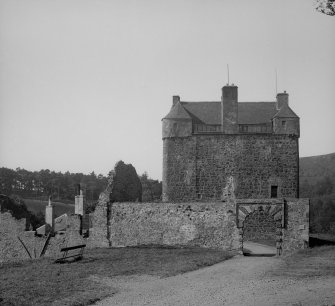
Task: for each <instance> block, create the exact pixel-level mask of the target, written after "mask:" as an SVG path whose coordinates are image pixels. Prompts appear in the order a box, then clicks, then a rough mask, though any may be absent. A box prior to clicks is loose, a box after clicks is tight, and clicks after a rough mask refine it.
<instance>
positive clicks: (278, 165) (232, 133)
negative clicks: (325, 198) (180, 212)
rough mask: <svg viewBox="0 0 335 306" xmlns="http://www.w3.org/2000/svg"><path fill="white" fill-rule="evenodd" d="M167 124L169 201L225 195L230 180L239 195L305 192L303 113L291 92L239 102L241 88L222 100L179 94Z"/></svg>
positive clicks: (165, 165)
mask: <svg viewBox="0 0 335 306" xmlns="http://www.w3.org/2000/svg"><path fill="white" fill-rule="evenodd" d="M162 123H163V131H162V132H163V200H164V201H174V202H185V201H194V200H201V201H207V200H208V201H210V200H211V201H212V200H220V199H221V198H222V195H223V193H224V190H225V189H227V188H225V187H226V186H227V185H228V182H230V184H232V186H233V188H234V193H235V196H236V198H244V199H248V198H250V199H252V198H253V199H256V198H257V199H262V198H277V197H278V198H284V197H285V198H298V197H299V136H300V135H299V134H300V131H299V117H298V116H297V115H296V114H295V113H294V112H293V111H292V109H291V108H290V107H289V99H288V94H287V93H286V92H284V93H279V94H277V99H276V101H275V102H238V88H237V86H234V85H227V86H224V87H223V88H222V97H221V101H218V102H184V101H181V100H180V97H179V96H174V97H173V104H172V108H171V110H170V112H169V113H168V114H167V115H166V116H165V117H164V118H163V119H162Z"/></svg>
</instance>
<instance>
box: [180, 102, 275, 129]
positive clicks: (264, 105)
mask: <svg viewBox="0 0 335 306" xmlns="http://www.w3.org/2000/svg"><path fill="white" fill-rule="evenodd" d="M181 104H182V105H183V106H184V108H185V109H186V110H187V111H188V112H189V114H190V116H191V117H192V119H193V120H194V122H195V123H197V122H198V123H205V124H221V102H181ZM237 105H238V123H239V124H258V123H267V122H271V119H272V117H273V116H274V115H275V114H276V113H277V110H276V102H238V104H237Z"/></svg>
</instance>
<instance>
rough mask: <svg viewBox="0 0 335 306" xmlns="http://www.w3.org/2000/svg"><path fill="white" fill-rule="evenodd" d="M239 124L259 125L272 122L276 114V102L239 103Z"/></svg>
mask: <svg viewBox="0 0 335 306" xmlns="http://www.w3.org/2000/svg"><path fill="white" fill-rule="evenodd" d="M237 105H238V123H239V124H259V123H268V122H271V120H272V117H273V116H274V115H275V114H276V112H277V109H276V102H239V103H238V104H237Z"/></svg>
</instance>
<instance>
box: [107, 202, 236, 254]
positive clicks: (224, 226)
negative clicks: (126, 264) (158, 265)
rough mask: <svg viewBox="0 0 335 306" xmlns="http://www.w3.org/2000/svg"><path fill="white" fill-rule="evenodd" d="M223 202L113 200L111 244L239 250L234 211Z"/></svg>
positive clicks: (114, 245)
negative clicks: (115, 201)
mask: <svg viewBox="0 0 335 306" xmlns="http://www.w3.org/2000/svg"><path fill="white" fill-rule="evenodd" d="M227 208H229V207H227V205H226V204H225V203H222V202H221V203H113V204H112V206H111V217H110V244H111V246H112V247H121V246H135V245H151V244H156V245H183V246H199V247H208V248H221V249H235V250H237V249H240V243H241V242H240V237H239V231H238V229H237V227H236V223H235V222H236V217H235V215H234V213H233V212H232V211H231V210H229V209H227Z"/></svg>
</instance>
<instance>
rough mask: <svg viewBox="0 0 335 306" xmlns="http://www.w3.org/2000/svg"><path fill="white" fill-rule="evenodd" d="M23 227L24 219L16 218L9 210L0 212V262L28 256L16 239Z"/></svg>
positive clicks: (24, 224)
mask: <svg viewBox="0 0 335 306" xmlns="http://www.w3.org/2000/svg"><path fill="white" fill-rule="evenodd" d="M25 227H26V219H20V220H17V219H15V218H14V217H13V216H12V214H11V213H9V212H5V213H1V212H0V262H3V261H9V260H15V259H18V258H25V257H26V256H28V255H27V254H26V252H25V250H24V249H23V247H22V245H21V243H20V241H19V239H18V236H19V235H20V233H22V232H23V231H24V230H25Z"/></svg>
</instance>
